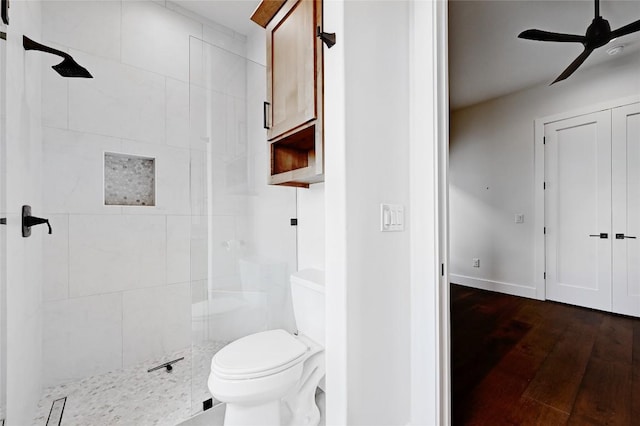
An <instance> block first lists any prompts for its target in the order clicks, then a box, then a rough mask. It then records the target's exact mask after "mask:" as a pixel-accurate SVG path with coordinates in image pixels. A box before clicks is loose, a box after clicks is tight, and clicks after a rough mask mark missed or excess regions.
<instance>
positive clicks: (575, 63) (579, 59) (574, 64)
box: [550, 49, 593, 86]
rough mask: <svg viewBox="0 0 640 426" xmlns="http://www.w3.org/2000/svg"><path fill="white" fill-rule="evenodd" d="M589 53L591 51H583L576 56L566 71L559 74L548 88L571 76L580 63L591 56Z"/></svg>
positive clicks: (591, 50)
mask: <svg viewBox="0 0 640 426" xmlns="http://www.w3.org/2000/svg"><path fill="white" fill-rule="evenodd" d="M591 52H593V49H584V51H583V52H582V53H581V54H580V56H578V57H577V58H576V59H575V60H574V61H573V62H571V64H570V65H569V66H568V67H567V69H566V70H564V71H562V74H560V76H558V78H556V79H555V80H554V81H553V83H551V84H550V86H551V85H553V84H555V83H557V82H559V81H562V80H564V79H565V78H567V77H569V76H570V75H571V74H573V73H574V71H575V70H577V69H578V67H579V66H580V65H582V63H583V62H584V61H585V60H586V59H587V57H588V56H589V55H591Z"/></svg>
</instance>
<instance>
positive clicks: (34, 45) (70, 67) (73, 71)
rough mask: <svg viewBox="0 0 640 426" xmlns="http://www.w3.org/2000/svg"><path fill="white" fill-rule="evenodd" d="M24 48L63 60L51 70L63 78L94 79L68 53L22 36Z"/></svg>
mask: <svg viewBox="0 0 640 426" xmlns="http://www.w3.org/2000/svg"><path fill="white" fill-rule="evenodd" d="M22 46H23V47H24V50H39V51H41V52H45V53H51V54H52V55H57V56H60V57H61V58H62V59H63V60H62V62H60V63H59V64H58V65H54V66H52V67H51V68H53V69H54V70H55V71H56V72H57V73H58V74H60V75H61V76H63V77H79V78H93V76H92V75H91V73H90V72H89V71H87V69H86V68H84V67H82V66H81V65H79V64H78V63H77V62H76V61H75V60H74V59H73V58H72V57H71V55H69V54H68V53H65V52H62V51H60V50H57V49H53V48H51V47H49V46H45V45H44V44H40V43H38V42H35V41H33V40H31V39H30V38H29V37H27V36H22Z"/></svg>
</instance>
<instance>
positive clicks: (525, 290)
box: [449, 274, 537, 299]
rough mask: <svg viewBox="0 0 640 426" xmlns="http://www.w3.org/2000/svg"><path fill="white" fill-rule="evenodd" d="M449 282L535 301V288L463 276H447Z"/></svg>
mask: <svg viewBox="0 0 640 426" xmlns="http://www.w3.org/2000/svg"><path fill="white" fill-rule="evenodd" d="M449 281H450V282H451V283H453V284H460V285H464V286H467V287H473V288H479V289H481V290H489V291H497V292H499V293H505V294H510V295H512V296H521V297H528V298H530V299H537V297H536V288H535V287H528V286H524V285H520V284H513V283H504V282H499V281H491V280H486V279H483V278H473V277H467V276H465V275H456V274H449Z"/></svg>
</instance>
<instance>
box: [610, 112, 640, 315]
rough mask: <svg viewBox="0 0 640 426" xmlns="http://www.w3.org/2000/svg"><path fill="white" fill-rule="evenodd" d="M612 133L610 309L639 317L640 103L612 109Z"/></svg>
mask: <svg viewBox="0 0 640 426" xmlns="http://www.w3.org/2000/svg"><path fill="white" fill-rule="evenodd" d="M611 134H612V144H613V145H612V152H613V174H612V180H613V182H612V183H613V232H614V233H615V235H614V240H613V241H612V242H613V312H616V313H619V314H626V315H635V316H640V104H633V105H628V106H624V107H620V108H614V109H613V110H612V133H611ZM623 236H624V238H623ZM631 237H635V238H631Z"/></svg>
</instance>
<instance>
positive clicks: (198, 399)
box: [33, 342, 227, 426]
mask: <svg viewBox="0 0 640 426" xmlns="http://www.w3.org/2000/svg"><path fill="white" fill-rule="evenodd" d="M226 344H227V342H209V343H206V344H204V345H198V346H194V347H193V349H192V348H188V349H185V350H182V351H178V352H175V353H173V354H169V355H167V356H165V357H162V358H159V359H155V360H150V361H147V362H145V363H144V364H140V365H137V366H135V367H132V368H127V369H124V370H119V371H114V372H110V373H106V374H101V375H98V376H92V377H87V378H85V379H82V380H79V381H76V382H72V383H67V384H64V385H59V386H53V387H50V388H46V389H45V390H44V392H43V396H42V398H41V399H40V403H39V404H38V411H37V413H36V416H35V418H34V421H33V425H34V426H44V425H46V423H47V417H48V416H49V410H50V409H51V404H52V403H53V401H55V400H56V399H58V398H63V397H65V396H66V397H67V402H66V405H65V408H64V413H63V416H62V423H61V425H62V426H80V425H83V426H86V425H91V426H103V425H104V426H107V425H108V426H111V425H123V426H124V425H126V426H131V425H136V426H146V425H158V426H165V425H166V426H174V425H176V424H178V423H181V422H183V421H185V420H187V419H188V418H190V417H191V416H192V415H194V414H195V413H196V412H199V411H201V410H202V401H204V400H206V399H209V398H211V396H210V395H209V393H208V390H207V379H208V377H209V369H210V363H211V357H213V355H214V354H215V353H216V352H218V351H219V350H220V349H222V348H223V347H224V346H225V345H226ZM180 357H184V360H182V361H180V362H178V363H176V364H174V366H173V367H174V368H173V371H172V372H171V373H167V372H166V370H165V369H161V370H157V371H154V372H151V373H147V369H149V368H150V367H154V366H156V365H159V364H162V363H163V362H167V361H169V360H172V359H176V358H180ZM192 377H193V379H192Z"/></svg>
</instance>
